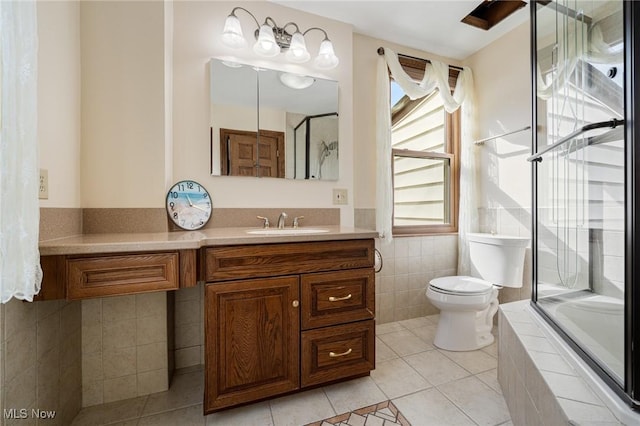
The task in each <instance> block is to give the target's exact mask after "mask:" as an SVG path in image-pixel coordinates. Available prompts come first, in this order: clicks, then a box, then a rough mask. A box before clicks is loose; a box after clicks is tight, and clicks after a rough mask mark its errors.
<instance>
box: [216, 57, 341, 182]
mask: <svg viewBox="0 0 640 426" xmlns="http://www.w3.org/2000/svg"><path fill="white" fill-rule="evenodd" d="M210 77H211V109H210V111H211V116H210V126H211V174H212V175H216V176H258V177H278V178H288V179H308V180H337V179H338V177H339V170H338V163H339V162H338V151H339V150H338V145H339V144H338V83H337V82H336V81H331V80H325V79H321V78H316V77H309V76H302V75H297V74H291V73H286V72H282V71H277V70H272V69H265V68H256V67H254V66H252V65H245V64H239V63H230V62H227V61H222V60H219V59H212V60H211V61H210ZM258 123H259V124H258ZM258 125H259V126H260V134H259V140H260V142H259V143H258V133H257V129H258Z"/></svg>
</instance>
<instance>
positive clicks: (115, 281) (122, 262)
mask: <svg viewBox="0 0 640 426" xmlns="http://www.w3.org/2000/svg"><path fill="white" fill-rule="evenodd" d="M66 273H67V280H68V288H67V297H68V298H69V299H84V298H88V297H102V296H113V295H120V294H131V293H145V292H149V291H162V290H175V289H177V288H178V287H179V283H180V278H179V275H180V271H179V253H178V252H167V253H140V254H126V255H101V256H90V257H78V258H67V259H66Z"/></svg>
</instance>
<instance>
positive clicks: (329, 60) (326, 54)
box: [314, 39, 340, 70]
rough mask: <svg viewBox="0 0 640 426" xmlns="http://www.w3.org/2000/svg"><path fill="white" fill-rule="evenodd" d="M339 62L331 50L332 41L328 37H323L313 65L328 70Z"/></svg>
mask: <svg viewBox="0 0 640 426" xmlns="http://www.w3.org/2000/svg"><path fill="white" fill-rule="evenodd" d="M339 62H340V61H339V59H338V57H337V56H336V54H335V53H334V52H333V43H331V40H329V39H324V40H323V41H322V43H320V51H319V52H318V56H317V57H316V59H315V60H314V65H315V66H316V68H319V69H322V70H329V69H331V68H335V67H336V66H338V63H339Z"/></svg>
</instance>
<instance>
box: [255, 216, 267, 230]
mask: <svg viewBox="0 0 640 426" xmlns="http://www.w3.org/2000/svg"><path fill="white" fill-rule="evenodd" d="M256 217H257V218H258V219H260V220H262V221H264V222H263V224H262V227H263V228H264V229H269V219H268V218H266V217H263V216H256Z"/></svg>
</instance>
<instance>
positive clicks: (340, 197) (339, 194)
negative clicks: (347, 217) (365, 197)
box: [333, 188, 349, 204]
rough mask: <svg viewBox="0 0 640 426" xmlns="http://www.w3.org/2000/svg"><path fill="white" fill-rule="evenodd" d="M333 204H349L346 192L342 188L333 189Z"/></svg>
mask: <svg viewBox="0 0 640 426" xmlns="http://www.w3.org/2000/svg"><path fill="white" fill-rule="evenodd" d="M333 204H349V199H348V195H347V190H346V189H344V188H333Z"/></svg>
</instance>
